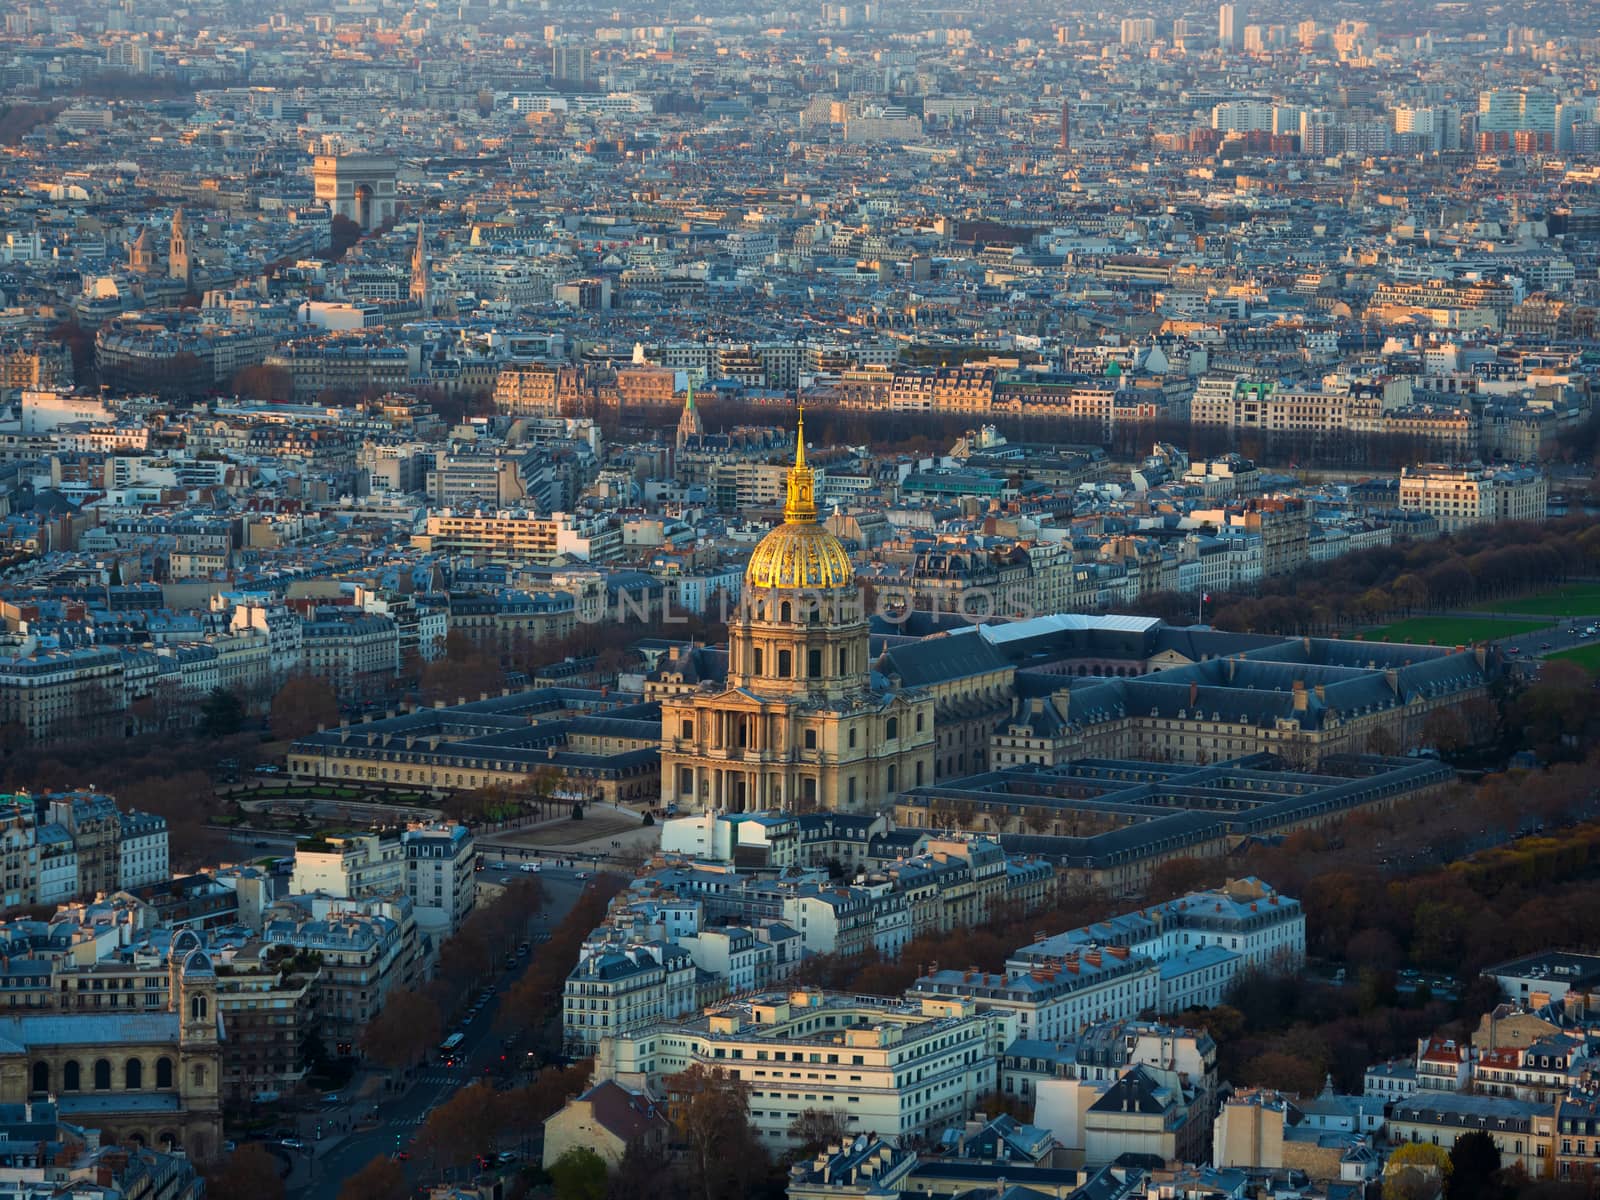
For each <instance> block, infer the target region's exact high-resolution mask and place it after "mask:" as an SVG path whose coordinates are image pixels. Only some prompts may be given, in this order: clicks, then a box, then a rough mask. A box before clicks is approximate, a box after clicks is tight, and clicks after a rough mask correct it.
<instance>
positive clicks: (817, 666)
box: [806, 650, 822, 679]
mask: <svg viewBox="0 0 1600 1200" xmlns="http://www.w3.org/2000/svg"><path fill="white" fill-rule="evenodd" d="M806 678H808V679H821V678H822V651H821V650H807V651H806Z"/></svg>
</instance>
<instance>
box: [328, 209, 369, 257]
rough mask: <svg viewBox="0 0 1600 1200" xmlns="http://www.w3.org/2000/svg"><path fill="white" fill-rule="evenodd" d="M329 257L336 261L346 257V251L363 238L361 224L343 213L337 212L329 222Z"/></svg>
mask: <svg viewBox="0 0 1600 1200" xmlns="http://www.w3.org/2000/svg"><path fill="white" fill-rule="evenodd" d="M329 236H330V238H331V240H330V242H329V243H328V257H329V258H330V259H332V260H333V261H334V262H337V261H339V259H341V258H343V257H344V252H345V251H346V250H348V249H350V247H351V246H354V245H355V244H356V243H357V242H359V241H360V240H361V226H360V225H358V224H357V223H356V222H354V221H352V220H351V219H350V218H349V217H347V216H345V215H344V214H343V213H335V214H334V216H333V220H332V222H330V224H329Z"/></svg>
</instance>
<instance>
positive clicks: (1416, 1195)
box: [1383, 1142, 1450, 1200]
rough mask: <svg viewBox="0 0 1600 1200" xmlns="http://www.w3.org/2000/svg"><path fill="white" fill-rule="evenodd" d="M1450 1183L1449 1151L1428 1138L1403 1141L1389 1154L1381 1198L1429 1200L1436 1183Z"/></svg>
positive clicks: (1388, 1199)
mask: <svg viewBox="0 0 1600 1200" xmlns="http://www.w3.org/2000/svg"><path fill="white" fill-rule="evenodd" d="M1441 1183H1442V1184H1444V1186H1445V1187H1447V1188H1448V1187H1449V1185H1450V1155H1449V1153H1448V1152H1447V1151H1446V1150H1445V1149H1444V1148H1443V1147H1442V1146H1435V1145H1434V1144H1433V1143H1431V1142H1407V1143H1405V1145H1403V1146H1399V1147H1397V1148H1396V1149H1395V1151H1394V1153H1393V1154H1391V1155H1389V1162H1388V1165H1387V1166H1386V1167H1385V1169H1384V1176H1383V1200H1429V1198H1430V1197H1432V1196H1433V1195H1434V1194H1435V1193H1436V1191H1437V1190H1438V1187H1439V1185H1440V1184H1441Z"/></svg>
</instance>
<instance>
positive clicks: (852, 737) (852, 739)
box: [850, 729, 856, 750]
mask: <svg viewBox="0 0 1600 1200" xmlns="http://www.w3.org/2000/svg"><path fill="white" fill-rule="evenodd" d="M855 748H856V731H855V730H854V729H852V730H851V731H850V749H852V750H854V749H855Z"/></svg>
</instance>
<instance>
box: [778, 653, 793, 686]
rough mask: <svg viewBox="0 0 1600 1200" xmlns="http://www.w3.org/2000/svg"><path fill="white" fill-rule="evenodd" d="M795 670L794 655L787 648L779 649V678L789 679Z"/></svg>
mask: <svg viewBox="0 0 1600 1200" xmlns="http://www.w3.org/2000/svg"><path fill="white" fill-rule="evenodd" d="M793 670H794V656H793V655H792V654H791V653H790V652H789V651H787V650H779V651H778V678H779V679H787V678H789V675H790V674H791V673H792V672H793Z"/></svg>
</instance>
